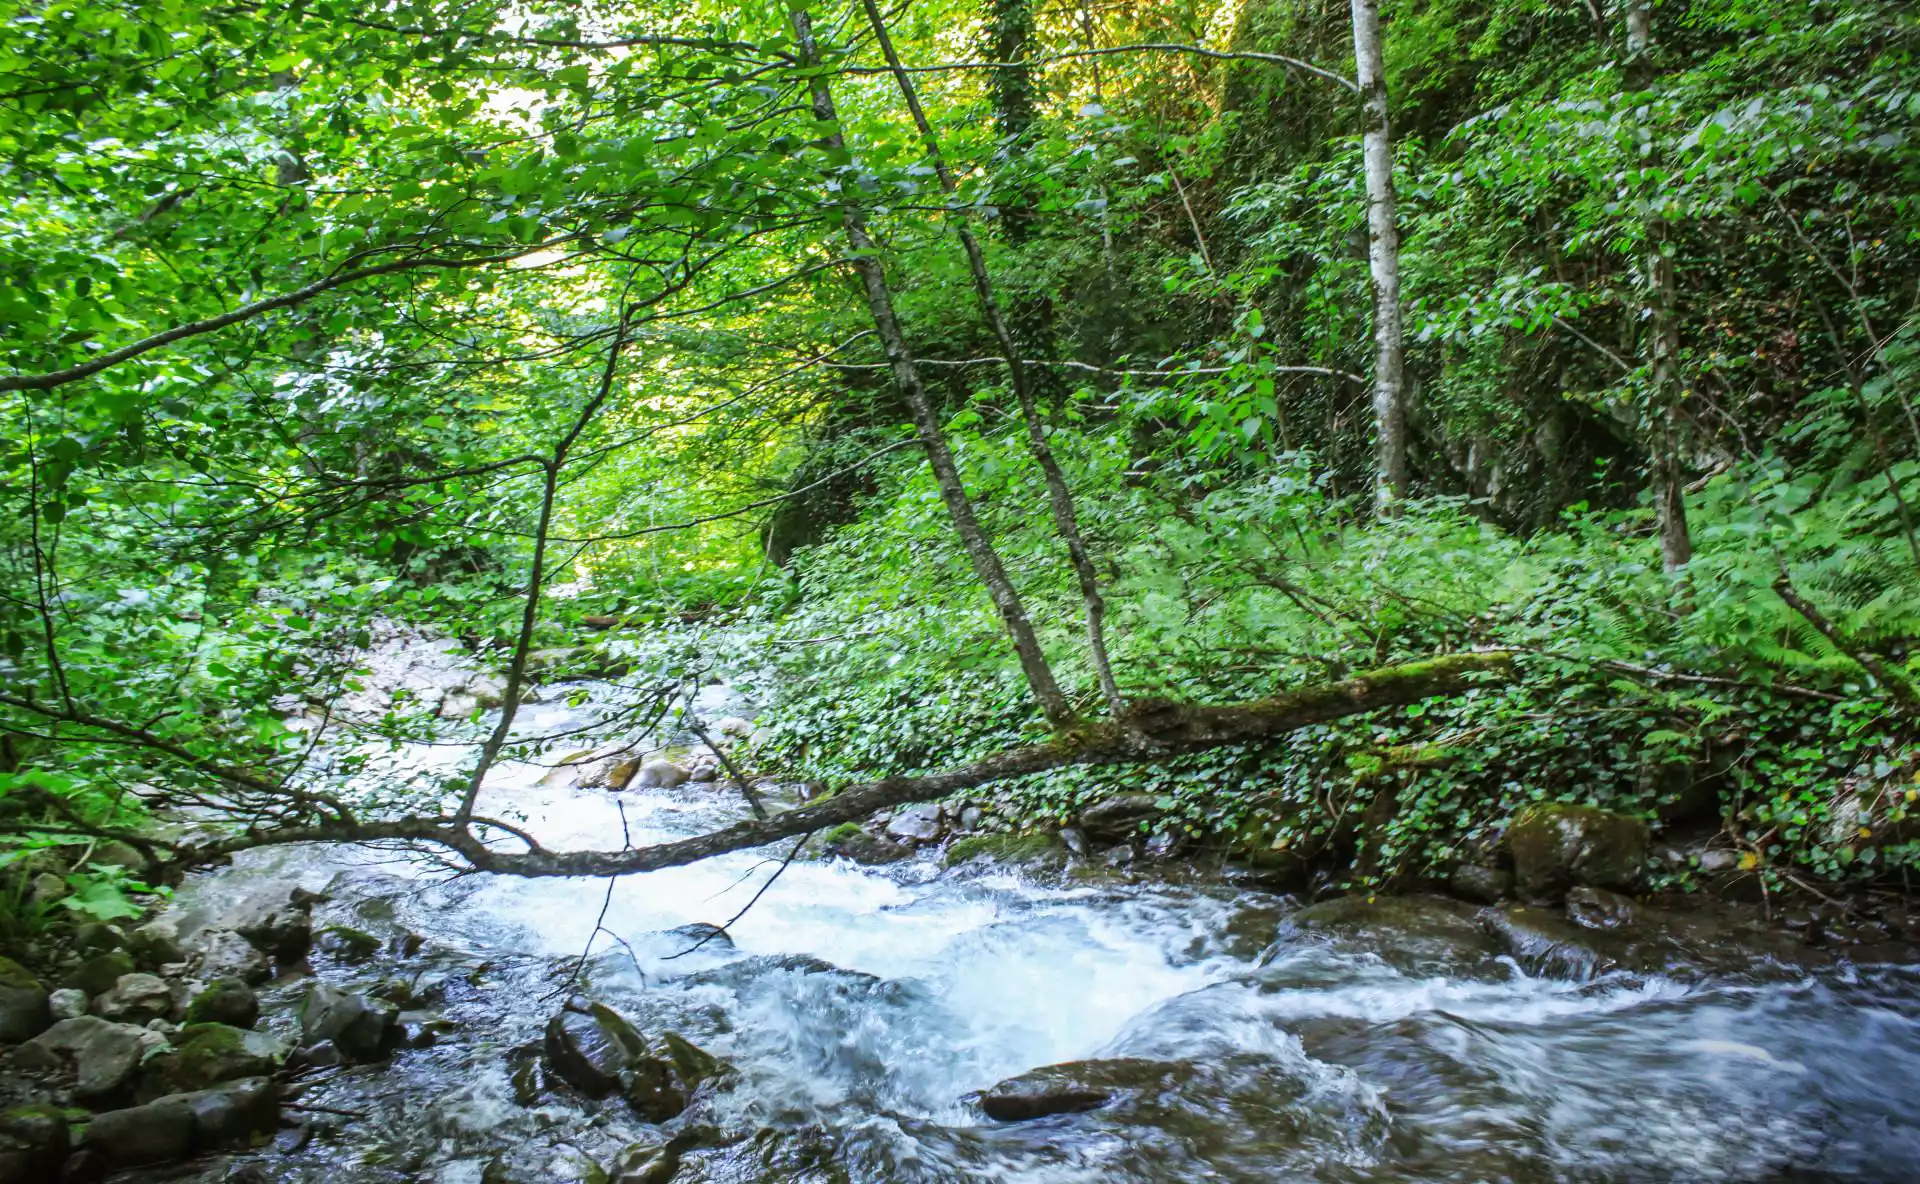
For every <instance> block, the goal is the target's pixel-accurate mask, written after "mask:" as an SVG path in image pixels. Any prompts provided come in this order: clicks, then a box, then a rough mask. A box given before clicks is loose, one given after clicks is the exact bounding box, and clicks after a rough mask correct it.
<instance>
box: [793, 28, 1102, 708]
mask: <svg viewBox="0 0 1920 1184" xmlns="http://www.w3.org/2000/svg"><path fill="white" fill-rule="evenodd" d="M793 31H794V35H795V38H796V40H797V41H798V42H799V45H800V57H801V65H802V66H805V67H814V66H817V65H818V63H819V61H820V55H819V51H818V49H817V47H816V45H815V44H814V38H813V21H812V18H811V17H809V16H808V14H807V11H806V10H805V9H804V8H795V9H794V10H793ZM808 86H809V88H810V89H811V91H812V94H813V114H814V118H816V119H818V120H820V122H821V123H822V124H823V125H826V126H834V125H835V123H836V120H837V118H838V116H837V114H836V113H835V110H834V106H833V92H832V90H831V88H830V87H829V86H828V84H827V79H826V76H825V75H824V74H821V73H815V74H814V75H813V76H812V77H811V78H810V79H809V80H808ZM825 143H826V144H827V146H828V147H830V148H834V149H837V150H839V151H841V152H844V151H845V150H846V140H845V137H843V136H842V135H841V133H840V132H838V131H834V132H832V133H830V134H829V135H828V136H827V137H826V140H825ZM857 192H858V189H857V186H856V184H855V182H854V180H853V179H852V178H851V177H847V178H845V179H844V180H842V181H841V182H840V188H839V194H840V222H841V225H842V226H843V227H845V229H846V232H847V245H848V246H849V247H851V248H852V254H853V258H852V263H853V268H854V271H855V272H856V273H857V274H858V275H859V277H860V283H861V286H862V287H863V288H864V289H865V292H866V297H867V311H868V312H869V313H870V314H871V315H872V317H873V326H874V329H875V331H876V332H877V334H878V335H879V338H880V343H881V346H882V347H883V348H884V350H885V351H886V355H887V365H888V368H889V369H890V370H891V372H892V374H893V382H894V386H895V387H896V388H898V390H899V391H900V397H901V399H902V400H904V401H905V402H906V404H907V410H908V411H909V412H910V413H911V414H912V416H913V426H914V429H915V430H916V431H917V432H918V434H919V437H920V445H921V447H922V448H923V449H925V451H926V454H927V463H928V465H929V466H931V468H932V469H933V479H934V483H935V484H936V485H938V486H939V489H940V498H941V500H942V501H943V502H945V503H946V507H947V514H948V516H949V517H950V518H951V519H952V520H953V528H954V531H955V532H956V533H957V534H958V535H959V536H960V542H961V544H962V545H963V546H964V547H965V548H966V552H967V557H968V558H969V559H971V560H972V561H973V570H974V573H975V574H976V575H978V576H979V577H980V582H981V583H982V584H984V585H986V589H987V594H988V595H989V596H990V597H992V598H993V603H994V607H995V608H997V609H998V610H999V611H1000V619H1001V621H1002V622H1003V623H1004V624H1005V625H1006V629H1007V635H1008V636H1009V637H1010V638H1012V640H1013V648H1014V652H1015V653H1016V654H1018V655H1019V658H1020V668H1021V670H1022V671H1024V672H1025V674H1026V676H1027V685H1028V686H1029V687H1031V688H1032V690H1033V696H1034V698H1035V699H1036V700H1038V701H1039V704H1040V710H1041V712H1042V713H1044V714H1045V715H1046V717H1047V721H1048V722H1049V723H1052V724H1053V725H1054V726H1056V727H1060V726H1064V725H1066V724H1068V723H1070V722H1072V720H1073V715H1074V713H1073V707H1072V705H1071V704H1069V703H1068V702H1067V697H1066V695H1065V694H1063V693H1062V692H1061V690H1060V684H1059V683H1058V682H1057V681H1056V680H1055V679H1054V676H1053V670H1052V668H1051V667H1050V666H1048V665H1047V659H1046V655H1045V654H1044V653H1042V652H1041V649H1040V642H1039V639H1038V638H1036V637H1035V636H1034V632H1033V623H1032V621H1031V620H1029V619H1028V617H1027V610H1026V606H1025V605H1024V604H1022V603H1021V601H1020V594H1019V592H1018V591H1016V590H1015V589H1014V586H1013V581H1012V580H1010V579H1008V578H1007V573H1006V568H1005V567H1004V566H1003V565H1002V564H1001V562H1000V555H999V553H998V552H997V551H995V550H994V548H993V543H992V541H991V540H990V539H988V538H987V533H986V530H985V529H984V528H983V527H982V526H981V525H980V520H979V518H978V517H977V516H976V515H975V514H974V512H973V503H972V502H971V501H970V500H968V498H967V490H966V486H965V484H964V483H963V482H962V481H961V479H960V469H959V466H957V465H956V464H955V463H954V460H953V451H952V449H950V448H949V447H948V446H947V437H946V433H945V432H944V431H942V430H941V427H940V419H939V416H938V415H936V414H935V412H934V409H933V405H932V403H931V402H930V401H929V400H928V399H927V392H926V388H925V386H924V385H923V384H922V383H921V381H920V370H919V367H918V366H916V365H915V364H914V360H913V355H912V354H911V353H910V352H909V351H908V349H907V343H906V336H905V334H903V333H902V332H901V330H900V319H899V317H898V316H897V315H896V313H895V311H894V307H893V294H892V292H891V291H889V290H888V288H887V277H886V269H885V267H884V266H882V264H881V262H880V250H879V247H878V246H877V245H876V244H875V243H874V241H873V236H872V235H870V234H869V233H868V232H867V219H866V215H865V214H864V213H863V212H862V211H861V209H860V206H859V203H858V200H857V198H856V197H855V194H856V193H857Z"/></svg>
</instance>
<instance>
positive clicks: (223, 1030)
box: [145, 1024, 288, 1096]
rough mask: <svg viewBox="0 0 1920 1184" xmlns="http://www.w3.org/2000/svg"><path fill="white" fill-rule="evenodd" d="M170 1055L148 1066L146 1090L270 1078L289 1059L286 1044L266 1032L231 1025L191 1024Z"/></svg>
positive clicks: (172, 1090)
mask: <svg viewBox="0 0 1920 1184" xmlns="http://www.w3.org/2000/svg"><path fill="white" fill-rule="evenodd" d="M175 1040H176V1044H175V1046H174V1049H173V1052H172V1053H171V1054H170V1055H163V1056H160V1057H156V1058H154V1060H153V1061H152V1062H151V1063H150V1064H149V1066H148V1082H149V1084H148V1085H147V1086H146V1087H145V1090H146V1092H148V1093H150V1094H153V1095H156V1096H157V1095H160V1094H170V1093H188V1092H191V1091H193V1090H201V1089H207V1088H209V1087H211V1086H215V1085H218V1084H220V1083H221V1082H223V1081H238V1080H239V1079H241V1078H243V1077H270V1076H272V1075H273V1073H274V1072H275V1071H276V1070H277V1069H279V1068H280V1065H281V1063H282V1062H283V1061H285V1060H286V1058H287V1051H288V1048H287V1044H286V1042H285V1041H282V1040H280V1039H278V1038H277V1037H274V1036H269V1035H268V1034H267V1033H265V1032H252V1031H248V1030H247V1029H245V1028H235V1027H232V1026H231V1025H228V1024H189V1025H187V1026H186V1027H184V1028H182V1029H181V1030H180V1032H179V1035H178V1036H177V1037H175Z"/></svg>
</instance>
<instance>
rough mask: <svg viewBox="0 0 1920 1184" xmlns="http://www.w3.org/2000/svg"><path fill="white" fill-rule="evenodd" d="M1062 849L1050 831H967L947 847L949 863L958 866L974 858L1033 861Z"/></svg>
mask: <svg viewBox="0 0 1920 1184" xmlns="http://www.w3.org/2000/svg"><path fill="white" fill-rule="evenodd" d="M1061 853H1062V848H1061V847H1060V845H1059V844H1058V843H1056V842H1055V841H1054V839H1053V836H1051V835H1043V834H1030V835H968V836H966V837H965V838H962V839H955V840H954V842H953V845H952V846H950V847H948V848H947V853H946V857H945V858H946V864H947V866H948V867H958V866H960V865H961V864H963V863H966V862H968V861H970V860H974V859H981V858H985V859H991V860H993V861H994V862H996V863H1011V864H1019V865H1024V864H1032V863H1039V862H1042V861H1044V860H1047V859H1049V858H1053V857H1055V856H1058V855H1060V854H1061Z"/></svg>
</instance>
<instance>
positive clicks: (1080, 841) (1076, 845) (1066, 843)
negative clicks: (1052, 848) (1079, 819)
mask: <svg viewBox="0 0 1920 1184" xmlns="http://www.w3.org/2000/svg"><path fill="white" fill-rule="evenodd" d="M1060 845H1061V846H1063V847H1065V848H1066V849H1067V850H1068V851H1071V852H1072V853H1073V854H1075V855H1085V854H1086V853H1087V836H1086V834H1085V832H1083V831H1082V830H1081V829H1080V828H1079V827H1077V826H1063V827H1061V828H1060Z"/></svg>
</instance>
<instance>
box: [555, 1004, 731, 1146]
mask: <svg viewBox="0 0 1920 1184" xmlns="http://www.w3.org/2000/svg"><path fill="white" fill-rule="evenodd" d="M545 1049H546V1054H547V1065H548V1067H549V1068H551V1069H552V1070H553V1072H554V1074H555V1075H556V1076H558V1077H559V1078H560V1079H561V1080H563V1081H565V1082H566V1083H567V1084H569V1085H571V1086H573V1087H574V1088H575V1089H577V1090H579V1091H580V1092H581V1093H583V1094H586V1095H587V1096H588V1097H590V1098H604V1097H607V1096H608V1095H610V1094H614V1093H618V1094H620V1095H621V1096H623V1097H625V1098H626V1100H627V1102H628V1104H629V1105H631V1106H632V1107H633V1108H634V1110H635V1112H637V1113H638V1114H639V1115H640V1116H641V1117H642V1118H644V1119H646V1120H647V1121H648V1122H665V1121H667V1120H668V1119H670V1118H674V1117H676V1116H678V1115H679V1113H680V1112H681V1111H682V1110H685V1109H686V1107H687V1102H688V1101H689V1100H690V1099H691V1098H692V1097H693V1093H694V1091H695V1090H697V1089H699V1088H700V1086H701V1085H702V1084H704V1083H706V1082H708V1081H713V1080H715V1079H717V1078H719V1077H720V1076H722V1075H723V1074H725V1073H726V1071H727V1069H726V1066H725V1064H724V1063H722V1062H721V1061H720V1059H719V1058H717V1057H715V1056H713V1055H712V1054H710V1053H708V1052H706V1051H705V1050H704V1049H701V1048H699V1047H698V1046H697V1045H695V1044H693V1043H692V1042H690V1041H688V1040H685V1039H683V1038H682V1037H680V1036H679V1035H677V1034H675V1033H672V1032H668V1033H666V1034H664V1035H663V1036H662V1037H661V1038H660V1040H659V1042H658V1043H657V1045H656V1044H652V1043H649V1042H648V1040H647V1039H646V1037H644V1036H642V1035H641V1034H640V1031H639V1029H637V1028H635V1027H634V1026H633V1024H632V1023H630V1022H628V1020H627V1018H626V1017H625V1016H623V1015H621V1014H620V1013H619V1012H617V1011H615V1010H613V1009H612V1008H611V1007H608V1006H606V1005H605V1004H600V1003H595V1004H591V1005H590V1006H589V1007H588V1008H587V1010H585V1011H575V1010H567V1011H562V1012H561V1013H560V1014H558V1015H556V1016H554V1017H553V1018H552V1019H551V1020H549V1021H547V1031H546V1040H545Z"/></svg>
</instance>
